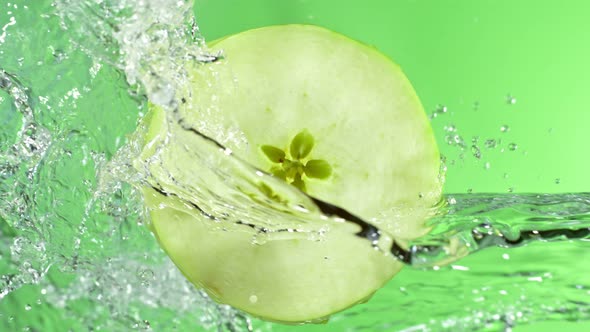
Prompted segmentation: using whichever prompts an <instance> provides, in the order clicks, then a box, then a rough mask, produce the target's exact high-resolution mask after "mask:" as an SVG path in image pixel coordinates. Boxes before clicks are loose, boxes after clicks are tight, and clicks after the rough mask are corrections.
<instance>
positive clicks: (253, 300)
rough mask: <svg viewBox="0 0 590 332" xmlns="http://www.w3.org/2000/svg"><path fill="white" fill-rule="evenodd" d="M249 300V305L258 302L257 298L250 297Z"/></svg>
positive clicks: (254, 296)
mask: <svg viewBox="0 0 590 332" xmlns="http://www.w3.org/2000/svg"><path fill="white" fill-rule="evenodd" d="M249 300H250V303H256V302H258V296H256V295H250V298H249Z"/></svg>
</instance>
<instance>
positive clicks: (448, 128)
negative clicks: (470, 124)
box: [444, 124, 457, 133]
mask: <svg viewBox="0 0 590 332" xmlns="http://www.w3.org/2000/svg"><path fill="white" fill-rule="evenodd" d="M444 129H445V131H446V132H449V133H452V132H456V131H457V127H455V125H452V124H449V125H446V126H445V127H444Z"/></svg>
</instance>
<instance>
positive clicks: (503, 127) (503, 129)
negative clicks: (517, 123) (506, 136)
mask: <svg viewBox="0 0 590 332" xmlns="http://www.w3.org/2000/svg"><path fill="white" fill-rule="evenodd" d="M509 130H510V127H508V125H503V126H502V127H500V131H501V132H503V133H507V132H508V131H509Z"/></svg>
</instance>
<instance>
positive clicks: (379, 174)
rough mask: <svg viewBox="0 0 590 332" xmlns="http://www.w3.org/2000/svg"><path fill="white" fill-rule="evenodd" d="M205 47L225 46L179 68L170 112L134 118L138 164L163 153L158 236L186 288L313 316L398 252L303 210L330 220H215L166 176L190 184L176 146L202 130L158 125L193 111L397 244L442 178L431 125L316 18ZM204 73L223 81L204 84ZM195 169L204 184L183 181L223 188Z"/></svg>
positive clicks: (246, 152)
mask: <svg viewBox="0 0 590 332" xmlns="http://www.w3.org/2000/svg"><path fill="white" fill-rule="evenodd" d="M210 47H211V48H212V49H213V50H223V52H224V53H223V54H224V57H223V58H219V59H217V61H215V62H214V63H211V64H207V65H202V64H201V65H199V64H195V68H188V69H187V73H188V74H187V75H188V76H189V77H190V80H191V81H192V82H193V84H192V86H191V87H190V88H187V89H186V90H184V91H181V92H180V94H181V95H180V96H178V98H179V103H178V107H177V109H175V110H174V112H179V113H180V114H183V115H182V117H179V116H178V115H174V114H173V115H170V114H168V116H167V114H166V112H164V111H163V110H162V109H161V108H160V107H156V106H152V107H151V109H150V115H149V116H148V117H147V120H146V121H147V127H148V134H147V136H146V144H145V146H144V151H143V153H142V165H143V166H142V167H147V168H148V169H149V168H150V163H154V158H153V156H155V155H156V154H159V156H158V158H159V159H157V162H158V163H159V164H160V166H161V165H162V164H166V165H169V167H168V168H167V169H166V167H164V171H162V170H160V171H152V172H150V173H151V176H152V180H151V182H150V183H152V185H151V186H146V188H145V189H144V196H145V199H146V204H147V206H148V207H149V209H150V215H151V229H152V231H153V233H154V234H155V235H156V237H157V239H158V241H159V243H160V245H161V246H162V248H163V249H164V250H165V251H166V252H167V253H168V255H169V256H170V258H171V259H172V260H173V261H174V263H175V264H176V265H177V266H178V268H179V269H180V270H181V271H182V272H183V273H184V275H185V276H186V277H187V278H188V279H189V280H190V281H191V282H192V283H194V284H195V285H196V286H197V287H201V288H203V289H204V290H205V291H206V292H207V293H209V294H210V295H211V296H212V297H213V298H214V299H216V300H217V301H219V302H222V303H227V304H230V305H232V306H234V307H236V308H239V309H241V310H243V311H246V312H248V313H250V314H252V315H255V316H258V317H261V318H264V319H268V320H274V321H280V322H291V323H296V322H310V321H321V320H325V319H326V317H328V316H329V315H331V314H332V313H335V312H338V311H341V310H343V309H346V308H348V307H350V306H352V305H354V304H357V303H359V302H363V301H365V300H367V299H368V298H369V297H370V296H371V295H372V294H373V293H374V292H375V291H376V290H378V289H379V288H380V287H381V286H383V285H384V284H385V283H386V282H387V281H388V280H389V279H391V277H392V276H394V275H395V274H396V273H397V272H398V271H399V270H400V269H401V268H402V266H403V263H402V262H400V261H398V260H397V259H396V258H394V257H393V256H392V255H391V253H389V252H388V251H387V250H379V249H380V248H382V247H379V246H374V245H372V244H371V241H368V240H367V239H366V238H363V237H362V236H355V235H354V234H355V232H358V231H359V228H358V225H356V224H353V223H349V222H335V221H334V220H333V219H330V218H324V219H317V218H316V219H315V220H314V221H313V222H314V223H316V224H317V223H325V226H326V229H327V230H328V231H326V232H325V233H323V235H322V236H321V238H319V239H318V238H308V237H304V236H299V237H298V236H281V235H280V232H274V233H273V232H269V234H266V237H265V241H261V242H256V241H253V236H254V235H255V234H256V233H257V231H256V229H255V227H253V225H251V224H249V223H248V220H244V221H243V222H240V223H234V224H231V225H229V226H228V225H223V223H222V222H220V221H219V219H218V218H216V217H215V214H216V213H219V211H218V212H215V211H213V212H212V211H210V210H207V209H206V208H204V207H201V206H198V205H197V204H195V203H194V202H193V203H191V202H190V199H187V197H189V196H190V195H189V196H187V195H183V194H182V192H183V189H182V186H180V185H177V183H178V182H179V181H184V182H191V180H190V176H184V177H183V176H182V175H180V173H181V172H179V171H177V170H184V172H186V173H187V174H189V173H191V172H196V173H199V172H197V171H196V170H194V171H193V170H192V169H191V168H192V167H194V166H193V165H195V164H196V163H197V162H199V161H198V160H196V159H195V158H207V157H206V156H203V155H201V156H200V157H199V155H196V154H194V153H191V151H192V150H191V148H190V147H188V146H189V145H188V144H190V141H191V140H193V139H194V140H197V139H200V140H202V139H203V136H202V135H201V136H199V137H197V136H198V135H193V136H190V135H185V136H181V137H182V138H181V139H179V140H177V141H176V143H171V142H170V132H171V131H172V130H174V129H173V127H174V126H175V125H178V123H180V122H181V121H182V122H183V123H187V122H189V120H190V121H192V122H194V123H196V122H199V119H202V118H205V125H204V126H202V127H201V128H200V130H202V132H204V133H206V134H207V135H209V136H212V137H214V138H215V139H217V140H218V142H224V143H223V144H226V143H227V144H228V146H231V154H232V156H235V157H236V158H239V160H241V161H244V162H246V163H247V164H249V165H251V166H252V167H253V168H255V169H258V170H260V172H258V174H259V175H261V176H262V175H264V177H267V178H271V180H273V181H281V183H283V184H282V185H281V186H284V187H288V188H290V189H289V190H292V191H293V192H296V193H297V195H300V196H301V197H303V198H302V199H303V201H305V199H304V198H309V199H308V200H307V201H305V202H306V203H305V204H307V205H308V206H311V205H313V204H314V202H316V203H318V202H319V200H321V201H323V202H326V203H327V204H330V206H338V207H340V208H343V209H345V210H346V211H348V212H349V213H351V214H352V215H354V216H355V218H356V217H358V218H361V219H362V220H365V221H367V222H369V223H372V224H373V225H376V226H378V227H379V228H380V229H381V231H382V233H383V234H387V235H388V236H389V237H390V238H391V239H395V241H396V243H398V244H402V245H403V243H405V241H407V240H409V239H412V238H415V237H418V236H420V235H422V234H424V233H425V232H427V231H428V228H427V227H426V226H425V225H424V222H425V220H426V219H427V218H428V216H429V215H430V213H431V211H432V209H431V207H432V206H433V205H435V204H436V203H437V202H438V200H439V198H440V194H441V186H442V183H441V180H440V178H439V163H440V161H439V160H440V158H439V153H438V149H437V146H436V142H435V140H434V137H433V133H432V129H431V128H430V125H429V121H428V119H427V117H426V116H425V114H424V111H423V109H422V106H421V104H420V101H419V99H418V97H417V96H416V93H415V92H414V90H413V88H412V86H411V84H410V83H409V81H408V79H407V78H406V76H405V75H404V73H403V72H402V71H401V69H400V68H399V67H398V66H397V65H396V64H395V63H393V62H392V61H391V60H390V59H388V58H387V57H386V56H384V55H383V54H381V53H379V52H378V51H377V50H376V49H374V48H372V47H369V46H366V45H363V44H361V43H359V42H356V41H353V40H351V39H349V38H347V37H345V36H342V35H340V34H338V33H335V32H331V31H329V30H326V29H324V28H320V27H316V26H308V25H285V26H272V27H266V28H261V29H255V30H250V31H246V32H242V33H239V34H237V35H233V36H230V37H226V38H224V39H222V40H220V41H218V42H215V43H213V44H212V45H210ZM199 66H200V67H199ZM199 68H200V69H199ZM203 68H206V70H203ZM209 80H215V81H216V82H218V83H221V85H220V86H221V87H224V86H225V87H226V89H210V84H209V85H208V83H207V82H209ZM207 86H209V88H207ZM180 100H181V102H180ZM210 100H214V101H215V107H214V109H215V111H212V112H209V113H207V112H205V111H204V110H205V109H206V108H205V107H203V105H202V104H203V103H204V101H210ZM203 114H208V116H210V119H211V121H210V122H211V123H215V122H216V121H217V120H216V119H223V120H222V121H221V122H222V123H224V124H225V127H223V126H222V127H223V128H230V127H231V128H234V129H235V131H234V133H236V132H237V133H238V134H237V136H239V137H241V138H240V139H239V140H237V141H238V142H242V143H235V144H234V143H232V141H231V140H230V139H228V137H227V132H226V131H224V130H219V128H221V127H217V126H213V125H211V126H209V127H208V125H207V123H206V122H207V121H206V120H207V118H206V117H205V116H204V115H203ZM171 119H172V120H171ZM179 119H182V120H179ZM175 121H176V123H175ZM201 122H203V121H201ZM208 128H209V129H208ZM184 129H187V128H184ZM208 130H209V131H208ZM232 130H233V129H232ZM193 131H194V132H196V130H193ZM194 132H193V134H194ZM185 134H186V133H185ZM179 135H182V134H179ZM216 135H217V136H216ZM224 135H225V136H224ZM234 136H236V135H234ZM179 137H180V136H179ZM191 137H193V138H191ZM201 144H202V142H201ZM217 144H219V143H217ZM219 146H220V147H221V144H219ZM227 151H229V149H227ZM166 152H168V153H166ZM175 172H177V173H179V174H176V173H175ZM207 174H209V173H207V172H205V173H203V174H200V175H199V176H200V178H199V179H200V181H202V182H201V185H202V183H210V185H211V187H210V188H203V187H199V185H197V184H194V183H193V184H192V185H194V186H193V188H197V189H195V190H196V191H195V192H197V193H198V192H204V191H207V190H208V191H211V192H216V191H217V190H220V192H221V191H223V190H222V185H220V184H219V181H214V180H213V179H211V181H207V177H208V176H209V175H207ZM236 176H237V175H236ZM165 178H167V179H170V178H174V179H175V182H171V181H168V180H167V179H165ZM195 181H196V180H195ZM287 184H290V185H291V186H288V185H287ZM185 185H187V186H191V183H185ZM220 186H221V187H220ZM258 186H259V189H260V190H259V192H260V193H262V194H263V196H264V195H266V197H267V198H268V199H269V201H271V202H276V203H277V204H280V202H282V201H283V200H284V199H285V198H284V197H282V195H283V194H282V193H281V192H279V191H280V190H279V191H277V189H276V188H278V187H280V186H274V187H273V185H272V184H271V185H267V184H265V183H262V182H261V183H260V184H259V185H258ZM246 191H247V190H245V192H246ZM223 192H225V191H223ZM196 195H197V196H198V194H196ZM212 197H213V196H212ZM218 197H221V194H220V196H218ZM252 197H253V201H252V202H250V203H253V204H256V203H257V202H258V201H257V200H256V195H254V194H253V196H252ZM311 197H313V198H314V199H317V200H314V199H311ZM263 203H264V202H263V201H260V204H263ZM316 205H317V204H316ZM317 208H318V206H316V209H317ZM311 209H313V208H311ZM205 210H207V211H205ZM319 210H322V209H321V207H319ZM324 210H325V209H324ZM339 211H342V210H339ZM324 212H326V211H324ZM253 213H254V212H253ZM281 218H283V219H284V213H283V214H282V216H281V217H279V214H277V219H276V220H277V222H279V221H278V220H279V219H281ZM361 219H359V220H361ZM271 222H272V220H271ZM220 225H221V226H220ZM258 233H260V231H259V230H258ZM275 235H276V236H275ZM392 241H393V240H391V241H390V242H389V245H391V244H392V243H393V242H392Z"/></svg>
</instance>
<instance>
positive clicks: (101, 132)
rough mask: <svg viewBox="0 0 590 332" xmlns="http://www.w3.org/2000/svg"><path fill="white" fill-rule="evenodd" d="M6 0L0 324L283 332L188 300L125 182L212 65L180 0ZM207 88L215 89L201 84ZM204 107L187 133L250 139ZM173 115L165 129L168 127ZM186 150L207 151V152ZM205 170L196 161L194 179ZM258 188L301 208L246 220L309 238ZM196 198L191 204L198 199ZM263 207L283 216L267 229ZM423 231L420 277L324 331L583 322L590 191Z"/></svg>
mask: <svg viewBox="0 0 590 332" xmlns="http://www.w3.org/2000/svg"><path fill="white" fill-rule="evenodd" d="M23 3H25V2H23ZM9 5H12V7H10V8H9V10H7V11H5V12H4V11H3V12H0V15H3V16H0V24H4V23H3V22H8V24H7V25H6V26H4V28H3V29H2V33H1V34H0V56H2V57H0V59H1V60H0V66H1V68H0V112H1V113H0V117H1V119H2V122H1V123H0V126H1V127H0V135H1V136H0V137H1V140H0V144H1V145H0V232H1V234H2V237H0V240H1V241H0V254H1V256H0V272H1V279H0V298H1V302H0V306H1V307H2V310H0V321H1V323H0V329H1V330H16V329H17V328H18V329H23V328H29V329H30V330H43V331H52V330H63V329H66V328H69V329H72V330H76V331H77V330H107V331H109V330H155V331H167V330H180V331H184V330H193V329H196V328H201V329H203V330H211V331H247V330H260V331H271V330H279V329H280V330H283V329H284V330H289V329H290V327H282V326H277V325H273V324H270V323H265V322H261V321H257V320H252V319H250V318H248V317H246V316H245V315H243V314H242V313H240V312H238V311H236V310H234V309H232V308H230V307H229V306H225V305H218V304H215V303H214V302H212V301H211V300H210V299H209V298H208V297H207V295H206V294H204V293H202V292H199V291H198V290H195V289H194V287H193V286H192V285H190V283H188V282H187V281H186V279H185V278H184V277H183V276H182V275H181V274H180V273H179V272H178V271H177V269H176V268H175V267H174V266H173V265H172V263H171V262H170V261H169V260H168V258H167V257H166V255H165V254H164V253H163V252H162V251H161V250H160V249H159V247H158V245H157V244H156V242H155V240H154V239H153V237H152V236H151V234H150V233H149V231H148V230H147V228H146V227H144V226H143V224H144V221H145V220H146V215H145V211H144V208H143V205H142V204H143V203H142V201H141V198H140V195H139V193H138V192H137V190H136V189H135V187H134V186H132V185H131V184H141V183H146V182H145V181H146V179H147V178H148V175H149V174H146V173H144V172H141V171H138V170H137V168H136V167H134V165H133V162H132V161H133V159H134V158H135V156H137V155H139V152H140V144H139V141H140V140H139V139H138V138H137V135H141V130H140V131H139V132H138V133H137V134H135V135H136V136H133V133H134V132H135V131H136V127H137V126H138V124H140V121H141V118H142V117H143V115H144V113H145V112H146V110H147V99H148V98H147V96H149V100H150V101H151V102H152V103H155V104H158V105H161V106H162V107H164V108H165V109H174V107H175V105H177V103H178V99H179V98H178V95H179V92H182V91H186V90H187V88H186V86H187V84H188V74H187V73H186V68H187V67H188V66H191V65H194V64H195V63H197V64H199V63H203V64H207V63H210V62H213V61H215V59H216V58H218V57H221V56H223V55H222V54H211V53H210V52H208V50H207V49H206V46H205V44H204V41H203V39H202V37H201V36H200V35H199V31H198V28H197V25H196V22H195V20H194V18H193V16H192V6H193V4H192V2H191V1H171V0H164V1H162V0H159V1H156V0H151V1H137V0H120V1H107V0H86V1H70V0H59V1H56V2H50V1H40V2H39V3H38V4H35V5H34V6H26V5H24V4H22V3H19V2H15V3H11V4H9ZM161 8H167V10H165V11H163V10H161ZM20 22H30V23H33V22H34V24H31V25H30V26H27V25H25V24H22V25H21V23H20ZM38 31H42V32H43V33H39V32H38ZM2 46H3V47H2ZM203 88H204V89H212V91H215V89H221V88H226V87H218V86H216V85H215V80H213V81H212V86H208V87H203ZM206 95H213V96H214V94H206ZM510 98H511V99H510V100H514V102H509V103H510V104H514V103H515V100H516V99H515V98H514V97H512V96H510ZM191 104H195V105H214V104H215V102H214V100H194V101H192V103H191ZM199 111H200V114H202V116H201V117H200V118H199V119H189V120H190V125H191V126H193V127H194V128H196V129H197V130H199V131H200V132H202V133H204V134H205V135H207V136H208V137H212V138H214V139H215V140H216V141H217V142H221V143H222V144H224V145H227V146H231V147H232V148H236V149H239V147H240V146H242V145H243V144H246V142H245V140H244V138H243V136H242V135H241V133H240V131H239V128H233V127H227V126H226V125H225V124H223V122H221V121H217V120H216V119H218V117H217V114H216V110H215V107H203V109H200V110H199ZM447 111H448V109H447V108H446V107H444V106H441V107H440V108H438V109H437V111H436V112H435V113H436V115H440V116H439V118H440V117H442V116H444V114H445V113H447ZM169 113H170V114H172V112H169ZM170 114H169V116H170V117H171V118H170V119H168V120H169V121H171V122H175V123H178V118H172V115H170ZM434 115H435V114H433V118H434V117H437V116H434ZM140 128H141V126H140ZM506 128H508V126H506ZM448 129H449V130H448V132H449V136H448V137H449V144H452V145H456V146H457V147H458V148H460V149H470V150H469V151H471V153H472V154H473V156H474V157H475V158H477V159H480V158H481V155H482V151H484V153H485V149H492V148H495V147H496V146H497V145H498V143H497V142H496V141H494V142H489V144H488V141H489V140H488V141H485V145H483V146H482V145H481V144H480V143H483V142H472V143H473V144H472V145H468V144H466V143H465V140H464V139H463V138H462V137H461V136H460V135H459V134H457V130H456V128H455V127H454V126H453V127H452V128H451V127H450V126H449V127H448ZM507 130H508V129H506V130H502V132H504V131H507ZM510 144H513V143H510ZM510 146H512V145H509V146H508V147H509V149H510V150H512V148H510ZM514 147H515V148H514V149H516V145H514ZM195 149H196V150H195V151H197V152H198V153H202V154H203V155H208V154H211V153H218V151H217V150H218V149H217V148H216V147H215V146H212V145H210V144H206V143H205V142H203V144H201V145H199V146H195ZM197 152H196V153H197ZM203 160H207V159H206V158H203ZM220 160H221V161H220V162H222V163H223V166H224V168H222V169H226V170H229V171H227V172H226V173H220V174H215V175H216V176H217V177H219V178H223V179H225V180H227V181H228V182H230V183H233V184H234V186H237V185H241V186H242V187H243V186H247V185H248V183H249V181H248V177H249V176H253V175H252V174H253V172H252V168H249V167H248V165H245V164H243V163H240V162H239V161H236V160H233V159H231V158H220ZM209 162H215V161H209ZM216 166H219V164H207V163H204V164H203V165H200V167H202V171H203V172H207V171H211V169H219V167H216ZM238 175H239V176H238ZM198 181H199V180H198V179H195V182H196V183H199V182H198ZM268 181H270V182H269V183H270V185H271V186H273V189H275V188H276V190H281V191H282V193H284V195H283V196H284V197H288V198H289V199H290V200H291V201H292V202H296V203H294V204H296V205H300V206H303V207H305V209H304V210H306V211H307V212H305V213H304V212H295V211H290V210H289V211H286V210H284V209H283V210H282V211H281V210H280V209H279V211H278V212H277V211H276V210H277V209H276V207H273V209H272V210H268V209H258V210H257V212H259V213H258V214H255V217H257V219H255V222H256V225H257V226H259V227H261V228H265V229H267V230H269V231H273V230H277V229H280V228H284V227H294V228H298V229H304V230H305V231H306V232H304V233H305V234H306V236H315V234H321V231H322V230H318V229H314V228H313V227H312V226H310V224H311V223H309V222H306V220H308V219H309V218H313V217H314V216H319V215H321V213H320V212H321V211H319V210H318V207H317V205H316V204H313V202H312V201H310V200H309V199H307V198H306V197H300V196H302V195H299V194H298V193H297V192H296V191H294V190H291V189H289V187H288V186H282V185H280V184H277V183H272V179H269V180H268ZM191 190H192V191H191ZM194 190H195V188H190V190H188V192H187V193H186V194H187V195H189V196H191V198H195V195H194ZM238 197H240V196H239V195H238ZM240 199H241V200H240ZM238 202H243V197H242V198H239V199H238V201H236V200H233V201H232V200H229V201H215V202H213V203H210V204H211V206H209V207H208V209H209V210H211V211H216V212H217V213H218V214H220V215H222V214H223V212H224V209H227V207H228V206H233V207H234V208H235V210H234V211H233V213H234V214H233V218H238V217H239V216H243V215H246V214H248V216H250V217H252V210H251V208H252V206H249V205H244V204H238ZM204 203H206V202H204ZM270 213H272V215H273V217H274V218H275V220H279V221H278V222H277V223H273V224H269V223H266V222H265V220H267V219H268V218H266V216H268V215H269V214H270ZM280 213H283V215H282V216H283V217H284V218H282V219H279V218H278V217H277V216H281V214H280ZM294 220H295V221H294ZM432 224H433V225H434V229H433V231H432V232H431V233H430V234H429V235H428V236H426V237H424V238H421V239H417V240H415V241H414V243H412V244H411V247H410V248H411V250H410V251H409V252H408V253H406V255H407V256H406V257H407V259H406V260H407V261H408V262H411V264H412V266H413V267H414V268H407V269H405V270H404V271H403V272H402V273H401V274H400V275H399V276H397V277H396V278H395V280H394V281H392V282H391V283H390V286H388V287H386V288H385V289H384V290H382V291H381V292H379V293H378V294H377V295H376V297H375V298H374V299H373V300H372V301H371V302H370V303H369V304H367V305H363V306H357V307H355V308H353V309H351V310H349V311H347V312H344V313H342V314H338V315H336V316H335V317H333V318H332V320H331V322H330V324H331V325H332V327H333V329H334V330H344V329H345V327H346V328H347V330H349V331H375V330H378V329H380V330H392V329H393V330H406V331H415V330H433V331H440V330H449V331H457V330H483V329H489V328H496V327H498V328H505V329H509V328H511V327H512V326H514V325H518V324H520V323H526V322H534V321H538V320H545V319H562V320H563V319H567V320H588V319H590V301H589V296H590V284H589V283H588V281H587V280H586V281H584V279H583V278H576V275H578V276H580V275H581V276H583V275H588V273H590V269H589V268H588V267H586V266H569V265H568V264H567V263H566V264H565V265H564V262H567V259H568V258H569V257H570V256H572V255H575V256H576V257H578V259H579V260H581V261H583V260H584V259H585V258H586V259H587V258H588V257H587V256H588V255H589V254H588V253H587V252H588V250H587V249H588V243H589V242H588V241H587V240H588V238H589V234H590V230H589V227H590V195H588V194H564V195H533V194H532V195H481V194H473V195H448V196H447V204H446V205H445V206H444V207H441V209H440V210H439V211H438V216H437V217H436V218H434V219H433V220H432ZM567 239H571V240H575V241H565V240H567ZM258 240H259V241H263V240H264V239H258ZM537 240H543V241H537ZM549 241H559V242H556V243H555V244H548V243H546V242H549ZM525 244H529V245H528V246H526V247H522V248H519V249H512V250H506V248H508V247H513V246H523V245H525ZM484 248H487V249H486V250H481V249H484ZM529 248H538V249H536V250H534V251H531V250H528V249H529ZM476 252H477V253H476ZM539 252H541V253H539ZM463 257H464V258H463ZM476 257H477V258H478V259H477V260H476V259H475V258H476ZM482 257H483V258H485V259H482ZM460 258H463V259H461V260H458V259H460ZM484 262H485V263H484ZM433 279H434V280H433ZM556 294H559V295H556ZM442 303H444V305H441V304H442ZM399 308H403V310H398V309H399ZM35 315H39V316H41V315H42V316H43V319H40V318H39V317H37V316H35ZM360 315H362V316H363V317H364V318H363V319H360V320H359V319H358V317H359V316H360ZM34 317H35V318H34ZM424 317H426V318H424ZM369 321H370V323H367V322H369ZM64 326H65V327H64ZM299 329H306V330H314V329H321V327H315V326H313V325H310V326H306V327H300V328H299Z"/></svg>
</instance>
